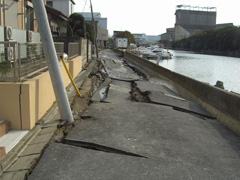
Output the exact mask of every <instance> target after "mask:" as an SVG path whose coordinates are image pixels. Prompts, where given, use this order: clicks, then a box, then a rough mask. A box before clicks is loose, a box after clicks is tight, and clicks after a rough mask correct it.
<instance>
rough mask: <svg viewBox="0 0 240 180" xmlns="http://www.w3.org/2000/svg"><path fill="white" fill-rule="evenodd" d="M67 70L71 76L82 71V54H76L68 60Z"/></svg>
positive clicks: (73, 76)
mask: <svg viewBox="0 0 240 180" xmlns="http://www.w3.org/2000/svg"><path fill="white" fill-rule="evenodd" d="M68 63H69V72H70V74H71V76H72V78H75V77H76V76H77V75H78V74H79V72H80V71H82V56H78V57H76V58H73V59H71V60H69V61H68Z"/></svg>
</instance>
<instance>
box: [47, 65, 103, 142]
mask: <svg viewBox="0 0 240 180" xmlns="http://www.w3.org/2000/svg"><path fill="white" fill-rule="evenodd" d="M102 68H103V66H102V64H101V62H100V61H98V62H97V63H96V66H95V67H94V68H93V70H92V72H91V73H90V74H89V76H88V77H86V79H85V80H84V82H83V83H82V85H81V87H80V88H79V91H80V93H81V95H82V96H81V97H79V96H78V95H76V96H75V97H74V100H73V101H72V103H71V109H72V112H73V118H74V123H73V124H67V122H63V123H61V124H59V125H58V131H56V132H55V135H54V137H53V138H52V141H53V142H62V141H63V139H64V137H65V136H66V135H67V134H68V133H69V132H70V131H71V130H72V128H73V127H74V126H76V125H78V124H80V123H81V121H82V120H83V119H82V118H81V115H82V114H83V112H84V111H85V109H86V108H87V107H88V106H89V105H90V104H91V98H92V96H93V94H94V92H95V91H96V90H97V88H98V87H99V86H100V85H101V83H102V82H103V81H104V80H105V78H106V77H107V75H106V74H104V73H103V72H102Z"/></svg>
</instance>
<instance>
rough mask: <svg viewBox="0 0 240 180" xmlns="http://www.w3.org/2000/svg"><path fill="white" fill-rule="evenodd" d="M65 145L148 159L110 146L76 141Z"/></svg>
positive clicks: (67, 141)
mask: <svg viewBox="0 0 240 180" xmlns="http://www.w3.org/2000/svg"><path fill="white" fill-rule="evenodd" d="M63 144H67V145H72V146H76V147H81V148H86V149H91V150H96V151H103V152H107V153H114V154H121V155H127V156H133V157H141V158H148V157H146V156H142V155H140V154H135V153H131V152H127V151H123V150H120V149H115V148H112V147H108V146H103V145H100V144H95V143H90V142H84V141H74V140H66V139H65V140H63Z"/></svg>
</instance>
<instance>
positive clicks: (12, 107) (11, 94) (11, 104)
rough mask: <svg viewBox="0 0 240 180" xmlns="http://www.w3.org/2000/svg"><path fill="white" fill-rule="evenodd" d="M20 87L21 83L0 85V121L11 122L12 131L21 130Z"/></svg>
mask: <svg viewBox="0 0 240 180" xmlns="http://www.w3.org/2000/svg"><path fill="white" fill-rule="evenodd" d="M20 85H21V84H20V83H3V82H2V83H0V120H6V121H9V122H11V128H12V129H20V128H21V118H20V109H19V92H20Z"/></svg>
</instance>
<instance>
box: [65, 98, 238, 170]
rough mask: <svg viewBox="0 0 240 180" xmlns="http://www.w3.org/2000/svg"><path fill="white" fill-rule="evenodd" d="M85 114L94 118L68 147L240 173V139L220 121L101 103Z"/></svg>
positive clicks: (144, 106) (74, 132) (139, 106)
mask: <svg viewBox="0 0 240 180" xmlns="http://www.w3.org/2000/svg"><path fill="white" fill-rule="evenodd" d="M84 114H85V115H86V116H88V117H91V118H89V119H87V120H85V121H83V122H82V123H81V124H80V125H78V126H76V127H75V128H74V129H73V130H72V131H71V132H70V133H69V135H68V136H67V137H66V143H68V141H69V143H70V144H71V143H72V142H73V141H74V143H75V144H79V146H84V147H88V146H89V147H91V148H94V147H95V148H99V147H100V148H102V149H104V148H105V149H107V150H108V149H113V150H121V151H124V152H126V153H133V154H137V155H140V156H144V157H148V158H150V159H161V158H168V159H173V160H179V161H181V162H182V163H184V164H185V165H186V167H191V168H195V169H208V170H210V171H217V172H219V173H220V172H222V173H228V172H230V171H231V173H232V174H239V170H238V167H240V138H239V137H238V136H236V135H234V134H233V133H232V132H231V131H229V130H228V129H227V128H225V127H224V126H222V125H220V124H219V123H217V122H215V121H211V120H203V119H201V118H198V117H195V116H192V115H190V114H188V113H182V112H179V111H175V110H173V109H172V108H171V107H165V106H160V105H153V104H147V103H134V102H132V103H131V102H125V103H124V102H121V103H107V104H106V103H104V104H103V103H96V104H92V105H91V106H90V107H89V108H88V109H87V110H86V111H85V113H84Z"/></svg>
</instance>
